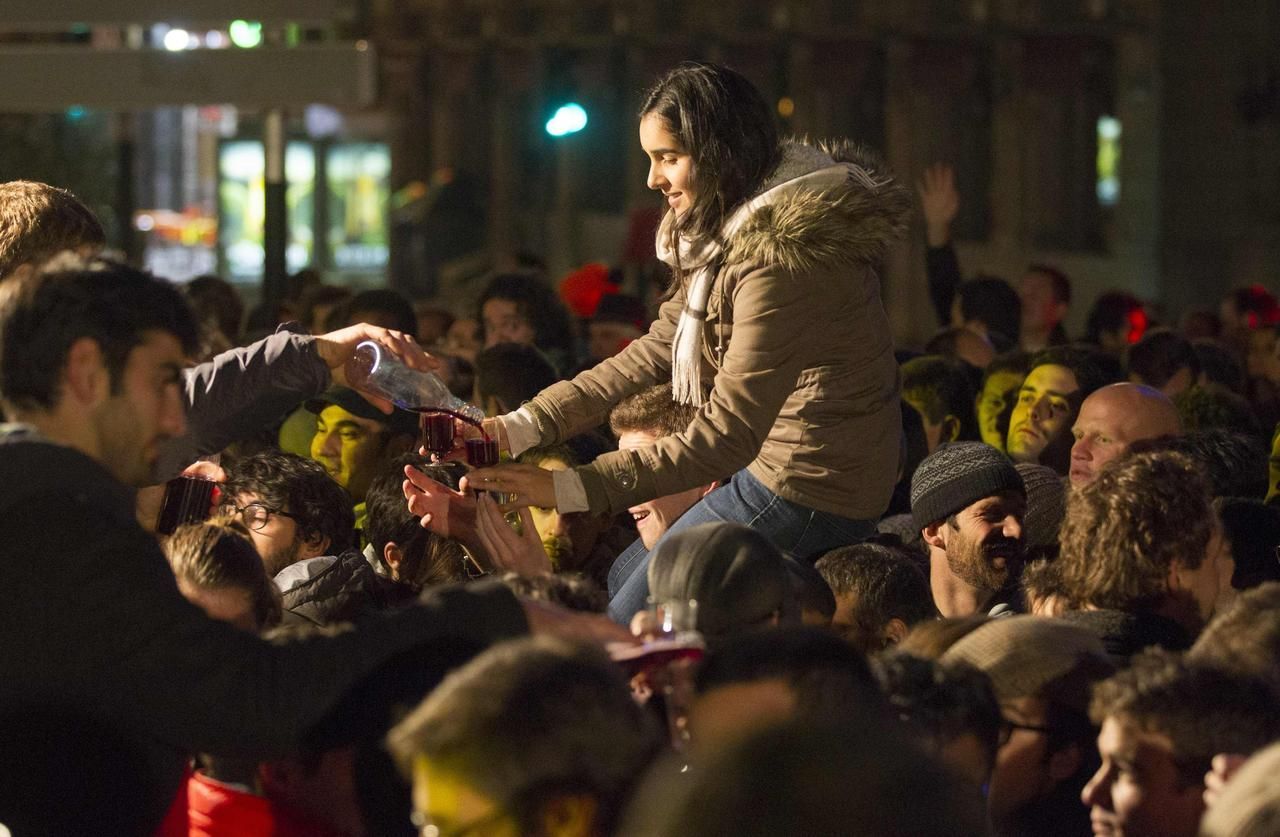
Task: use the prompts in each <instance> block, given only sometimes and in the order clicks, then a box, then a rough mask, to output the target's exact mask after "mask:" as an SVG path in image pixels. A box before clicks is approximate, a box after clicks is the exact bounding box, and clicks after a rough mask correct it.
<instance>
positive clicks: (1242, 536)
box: [1213, 497, 1280, 590]
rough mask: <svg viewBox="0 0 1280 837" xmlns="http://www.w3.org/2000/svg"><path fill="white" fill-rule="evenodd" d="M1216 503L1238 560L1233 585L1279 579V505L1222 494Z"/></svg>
mask: <svg viewBox="0 0 1280 837" xmlns="http://www.w3.org/2000/svg"><path fill="white" fill-rule="evenodd" d="M1213 507H1214V508H1215V509H1217V510H1218V519H1219V520H1221V521H1222V536H1223V538H1225V539H1226V540H1227V541H1229V542H1230V544H1231V557H1232V558H1233V559H1234V560H1235V563H1236V568H1235V572H1233V573H1232V574H1231V586H1232V587H1234V588H1235V589H1237V590H1248V589H1249V588H1251V587H1257V586H1258V585H1259V584H1262V583H1263V582H1266V581H1280V508H1277V507H1276V506H1268V505H1267V504H1266V503H1264V502H1263V501H1261V500H1257V499H1254V498H1252V497H1219V498H1217V499H1215V500H1214V501H1213Z"/></svg>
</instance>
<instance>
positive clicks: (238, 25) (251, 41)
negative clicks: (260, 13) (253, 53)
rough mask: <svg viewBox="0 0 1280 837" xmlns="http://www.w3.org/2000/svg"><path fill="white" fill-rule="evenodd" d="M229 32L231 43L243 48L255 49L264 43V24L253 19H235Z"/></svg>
mask: <svg viewBox="0 0 1280 837" xmlns="http://www.w3.org/2000/svg"><path fill="white" fill-rule="evenodd" d="M227 34H228V35H229V36H230V37H231V43H233V44H235V45H236V46H238V47H240V48H241V49H253V48H254V47H256V46H258V45H260V44H261V43H262V24H261V23H258V22H257V21H253V20H233V21H231V26H230V27H228V29H227Z"/></svg>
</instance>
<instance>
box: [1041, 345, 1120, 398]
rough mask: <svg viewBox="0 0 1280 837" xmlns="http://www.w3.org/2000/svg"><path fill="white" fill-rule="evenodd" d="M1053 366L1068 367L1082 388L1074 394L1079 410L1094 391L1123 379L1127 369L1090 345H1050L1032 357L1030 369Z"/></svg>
mask: <svg viewBox="0 0 1280 837" xmlns="http://www.w3.org/2000/svg"><path fill="white" fill-rule="evenodd" d="M1050 364H1051V365H1054V366H1065V367H1066V368H1067V369H1070V370H1071V374H1072V375H1074V376H1075V378H1076V384H1077V385H1079V387H1080V389H1079V390H1078V391H1077V392H1076V393H1075V395H1074V397H1075V398H1076V399H1078V401H1077V403H1076V408H1077V409H1079V407H1080V402H1082V401H1084V399H1086V398H1088V397H1089V396H1090V395H1092V394H1093V393H1094V392H1095V391H1097V390H1100V389H1102V388H1103V387H1105V386H1106V385H1107V384H1114V383H1119V382H1120V381H1123V380H1124V369H1123V368H1122V367H1121V366H1120V363H1119V361H1117V360H1116V359H1115V358H1113V357H1111V356H1110V355H1108V354H1106V353H1105V352H1101V351H1098V350H1097V349H1094V348H1091V347H1089V346H1050V347H1049V348H1047V349H1042V350H1041V351H1038V352H1036V353H1035V354H1033V355H1032V356H1031V363H1030V368H1031V369H1035V368H1036V367H1037V366H1047V365H1050Z"/></svg>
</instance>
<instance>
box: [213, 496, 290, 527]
mask: <svg viewBox="0 0 1280 837" xmlns="http://www.w3.org/2000/svg"><path fill="white" fill-rule="evenodd" d="M222 513H223V514H227V515H231V514H235V515H239V516H240V520H241V521H242V522H243V523H244V525H245V526H248V527H249V529H250V530H252V531H254V532H261V531H262V530H263V528H265V527H266V525H267V521H269V520H271V516H272V515H273V514H278V515H280V516H281V517H287V518H289V519H290V520H297V519H298V516H297V515H295V514H290V513H289V512H287V511H283V510H282V509H273V508H271V507H270V506H268V505H267V504H266V503H247V504H246V505H244V506H237V505H236V504H235V503H231V502H228V503H224V504H223V505H222Z"/></svg>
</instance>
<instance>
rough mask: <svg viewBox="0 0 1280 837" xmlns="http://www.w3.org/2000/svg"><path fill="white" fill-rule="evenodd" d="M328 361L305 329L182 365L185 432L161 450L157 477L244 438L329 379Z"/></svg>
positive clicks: (317, 391) (315, 392)
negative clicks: (194, 364)
mask: <svg viewBox="0 0 1280 837" xmlns="http://www.w3.org/2000/svg"><path fill="white" fill-rule="evenodd" d="M330 380H331V376H330V373H329V367H328V366H326V365H325V363H324V361H322V360H321V359H320V356H319V355H318V354H317V353H316V350H315V338H314V337H311V336H310V335H302V334H290V333H288V332H278V333H276V334H273V335H271V336H270V337H266V338H263V339H262V340H259V341H258V342H256V343H253V344H251V345H249V346H245V347H243V348H237V349H230V350H228V351H225V352H223V353H222V354H220V355H218V356H217V357H215V358H214V359H213V360H210V361H207V362H205V363H201V364H199V365H197V366H194V367H192V368H190V369H188V370H186V371H185V372H184V374H183V398H184V400H185V401H186V406H187V432H186V435H184V436H181V437H178V438H176V439H170V440H169V441H168V442H166V443H165V445H164V447H163V448H162V449H161V452H160V459H159V462H158V464H157V474H156V476H157V477H158V481H164V480H166V479H168V478H169V477H171V476H173V475H174V474H176V473H178V472H179V471H181V470H182V469H183V468H185V467H186V466H187V465H190V464H191V463H192V462H193V461H195V460H196V459H197V458H199V457H201V456H206V455H208V454H211V453H216V452H217V451H220V450H222V449H223V448H225V447H226V446H227V445H229V444H231V443H232V442H236V441H239V440H241V439H245V438H248V437H250V436H252V435H253V434H255V433H257V432H259V431H261V430H262V429H263V428H264V427H267V426H269V425H271V424H273V423H275V422H277V421H279V420H280V419H281V418H283V417H284V416H285V415H287V414H288V413H289V411H291V410H293V409H294V408H296V407H297V406H298V405H299V404H301V403H302V402H303V401H305V400H306V399H308V398H312V397H314V396H316V395H319V394H320V393H321V392H323V391H324V389H325V387H327V386H328V385H329V382H330Z"/></svg>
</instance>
